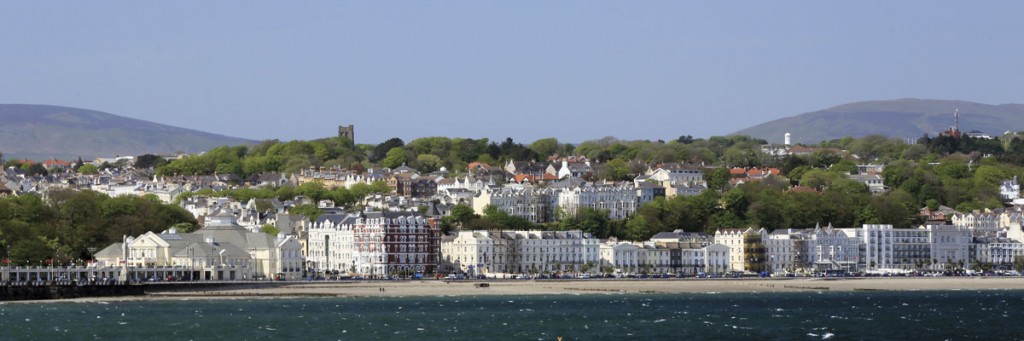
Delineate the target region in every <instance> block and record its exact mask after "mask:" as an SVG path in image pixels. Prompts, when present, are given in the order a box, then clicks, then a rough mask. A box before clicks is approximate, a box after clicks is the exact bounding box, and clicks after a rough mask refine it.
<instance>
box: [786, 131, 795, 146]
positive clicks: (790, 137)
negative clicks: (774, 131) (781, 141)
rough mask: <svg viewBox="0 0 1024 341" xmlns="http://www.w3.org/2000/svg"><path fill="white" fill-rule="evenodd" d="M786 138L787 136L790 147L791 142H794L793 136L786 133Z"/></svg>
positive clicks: (787, 143)
mask: <svg viewBox="0 0 1024 341" xmlns="http://www.w3.org/2000/svg"><path fill="white" fill-rule="evenodd" d="M785 136H786V137H785V141H786V145H787V146H788V145H790V142H792V140H793V134H790V133H786V135H785Z"/></svg>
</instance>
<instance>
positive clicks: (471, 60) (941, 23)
mask: <svg viewBox="0 0 1024 341" xmlns="http://www.w3.org/2000/svg"><path fill="white" fill-rule="evenodd" d="M1021 13H1024V2H1019V1H1016V2H1014V1H1007V2H999V1H983V2H963V1H860V2H849V3H838V2H831V1H806V2H802V1H801V2H794V1H779V2H769V1H758V2H754V1H749V2H748V1H730V2H724V1H714V2H704V3H698V2H688V1H664V2H663V1H641V2H626V1H617V2H610V1H608V2H606V1H504V2H480V1H465V2H463V1H405V2H393V1H391V2H369V1H360V2H344V1H324V2H316V1H302V2H283V1H279V2H267V1H173V2H171V1H167V2H162V3H156V2H146V1H88V2H83V1H78V2H56V1H55V2H34V1H26V2H7V3H3V4H0V44H2V45H0V46H2V48H0V103H31V104H54V105H66V106H73V107H80V108H87V109H94V110H99V111H105V112H109V113H113V114H117V115H122V116H128V117H133V118H139V119H145V120H150V121H154V122H159V123H164V124H170V125H175V126H181V127H185V128H192V129H198V130H203V131H209V132H214V133H219V134H225V135H231V136H238V137H244V138H250V139H281V140H292V139H315V138H320V137H326V136H331V135H333V134H335V132H336V127H337V126H338V125H341V124H346V125H347V124H355V125H356V138H357V142H358V143H379V142H382V141H383V140H385V139H387V138H389V137H393V136H397V137H401V138H402V139H404V140H406V141H409V140H412V139H414V138H417V137H423V136H450V137H471V138H479V137H488V138H492V139H504V138H505V137H512V138H514V139H516V140H517V141H520V142H524V143H529V142H532V141H534V140H536V139H539V138H544V137H557V138H558V139H559V140H560V141H563V142H580V141H584V140H589V139H598V138H601V137H604V136H615V137H618V138H620V139H651V140H654V139H665V140H668V139H674V138H676V137H678V136H679V135H694V136H697V137H708V136H713V135H724V134H728V133H732V132H734V131H737V130H740V129H743V128H746V127H749V126H752V125H754V124H757V123H762V122H767V121H770V120H773V119H776V118H781V117H785V116H792V115H796V114H800V113H804V112H809V111H815V110H819V109H824V108H827V107H831V106H835V105H840V104H844V103H848V102H854V101H861V100H876V99H896V98H907V97H915V98H932V99H960V100H967V101H975V102H981V103H987V104H1002V103H1024V98H1021V97H1022V96H1024V92H1021V91H1020V84H1021V82H1022V80H1024V77H1022V76H1024V63H1022V61H1024V34H1022V33H1024V20H1020V18H1019V17H1020V14H1021Z"/></svg>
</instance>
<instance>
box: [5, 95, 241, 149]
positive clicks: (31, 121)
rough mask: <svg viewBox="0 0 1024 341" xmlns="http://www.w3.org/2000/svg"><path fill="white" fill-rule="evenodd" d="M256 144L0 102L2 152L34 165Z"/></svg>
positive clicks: (73, 111) (97, 115)
mask: <svg viewBox="0 0 1024 341" xmlns="http://www.w3.org/2000/svg"><path fill="white" fill-rule="evenodd" d="M249 143H253V141H250V140H246V139H241V138H235V137H229V136H223V135H217V134H210V133H205V132H201V131H197V130H191V129H184V128H178V127H172V126H168V125H163V124H157V123H153V122H148V121H143V120H137V119H133V118H127V117H121V116H117V115H112V114H108V113H104V112H99V111H93V110H86V109H77V108H68V107H59V106H52V105H31V104H0V153H3V155H4V158H7V159H11V158H28V159H34V160H36V161H42V160H44V159H50V158H58V159H64V160H73V159H77V158H78V157H81V158H83V159H86V160H89V159H94V158H96V157H110V156H117V155H122V156H124V155H142V154H147V153H150V154H163V153H174V152H179V151H180V152H186V153H193V152H200V151H206V150H210V149H213V148H215V147H219V146H224V145H232V146H234V145H240V144H249Z"/></svg>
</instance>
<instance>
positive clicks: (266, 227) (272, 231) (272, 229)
mask: <svg viewBox="0 0 1024 341" xmlns="http://www.w3.org/2000/svg"><path fill="white" fill-rule="evenodd" d="M260 232H263V233H266V234H269V235H271V236H276V235H277V234H278V233H281V229H279V228H277V226H274V225H271V224H263V226H260Z"/></svg>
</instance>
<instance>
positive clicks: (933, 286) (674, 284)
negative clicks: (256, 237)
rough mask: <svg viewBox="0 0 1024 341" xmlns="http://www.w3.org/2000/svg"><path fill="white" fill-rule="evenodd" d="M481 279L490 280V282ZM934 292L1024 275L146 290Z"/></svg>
mask: <svg viewBox="0 0 1024 341" xmlns="http://www.w3.org/2000/svg"><path fill="white" fill-rule="evenodd" d="M479 283H487V286H486V287H484V286H481V285H478V284H479ZM931 290H1024V277H881V278H880V277H869V278H843V279H826V278H786V279H760V278H758V279H639V280H633V279H591V280H537V281H534V280H497V281H495V280H490V281H443V280H422V281H419V280H412V281H337V282H322V281H318V282H288V283H284V284H280V285H278V286H274V287H246V288H238V289H221V288H211V289H209V290H175V291H147V295H146V296H145V297H146V298H187V297H194V298H199V297H405V296H466V295H558V294H572V295H578V294H692V293H719V292H722V293H724V292H750V293H771V292H806V291H931Z"/></svg>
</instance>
